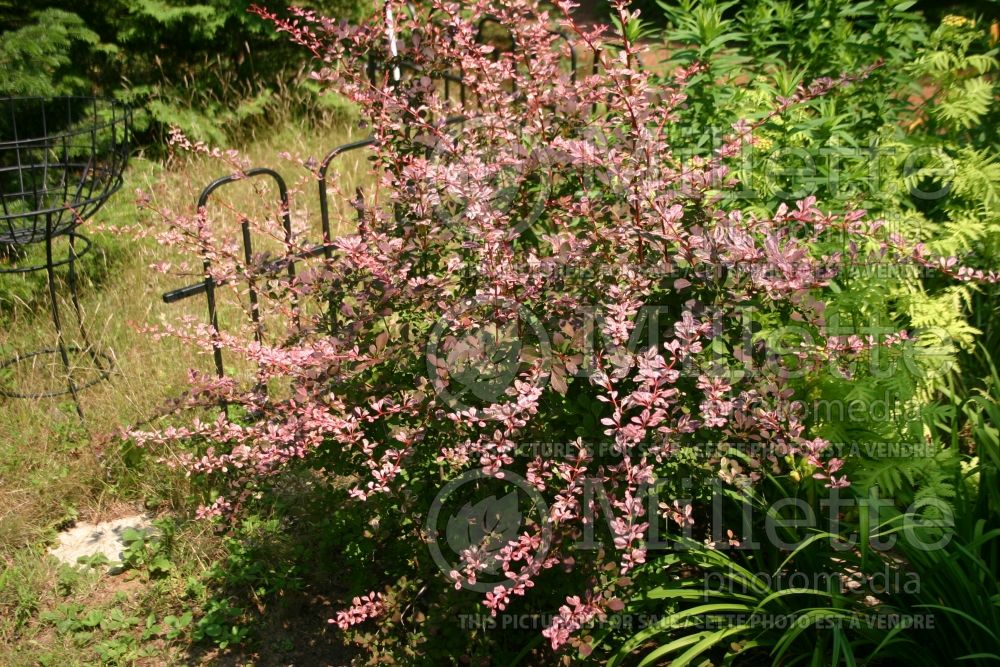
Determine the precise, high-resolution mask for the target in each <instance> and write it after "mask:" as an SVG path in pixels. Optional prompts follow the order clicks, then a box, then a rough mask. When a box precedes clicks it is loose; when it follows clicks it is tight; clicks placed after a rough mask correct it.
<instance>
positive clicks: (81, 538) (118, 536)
mask: <svg viewBox="0 0 1000 667" xmlns="http://www.w3.org/2000/svg"><path fill="white" fill-rule="evenodd" d="M129 528H134V529H135V530H144V531H147V532H149V531H152V530H153V524H152V520H151V519H150V517H149V516H148V515H146V514H135V515H133V516H126V517H122V518H121V519H115V520H113V521H102V522H101V523H89V522H87V521H79V522H77V523H76V525H74V526H73V527H72V528H69V529H67V530H65V531H63V532H61V533H59V540H58V544H57V545H56V546H54V547H52V548H51V549H49V553H50V554H52V555H53V556H55V557H56V558H57V559H59V560H60V561H61V562H63V563H66V564H67V565H79V561H78V559H79V558H80V557H82V556H87V557H89V556H94V555H97V554H103V555H104V556H105V557H106V558H107V559H108V560H109V561H112V565H111V566H110V567H109V568H108V572H109V574H117V573H119V572H121V571H122V570H121V567H118V566H117V564H118V563H120V562H121V560H122V557H123V551H124V549H125V543H124V542H123V541H122V535H123V534H124V532H125V531H126V530H128V529H129Z"/></svg>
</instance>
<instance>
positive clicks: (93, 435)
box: [0, 126, 364, 664]
mask: <svg viewBox="0 0 1000 667" xmlns="http://www.w3.org/2000/svg"><path fill="white" fill-rule="evenodd" d="M361 136H363V135H362V133H361V131H360V130H357V129H354V128H351V127H349V126H338V127H334V128H328V129H321V130H315V129H308V130H306V129H297V128H290V129H288V130H286V131H285V132H282V133H279V134H277V135H274V136H271V137H267V138H262V139H260V140H256V141H254V142H253V143H251V144H249V145H247V146H245V147H243V148H242V149H241V150H240V152H241V155H242V156H243V157H244V158H245V159H246V160H247V161H248V163H249V164H251V165H253V166H271V167H273V168H275V169H277V170H278V171H279V172H280V173H281V174H282V175H283V176H284V178H285V179H286V180H287V181H288V182H289V183H290V184H292V185H293V186H297V187H301V191H298V190H293V201H292V213H293V217H294V218H295V219H296V221H297V224H301V225H302V226H303V227H305V228H306V230H307V231H305V232H304V233H303V239H304V240H310V241H311V242H313V243H317V242H319V240H320V237H319V231H318V230H319V214H318V204H317V195H316V185H315V180H314V179H313V178H312V176H311V174H310V172H309V171H308V170H307V169H305V168H304V167H302V166H300V165H299V164H297V163H296V162H294V161H291V160H288V159H283V158H282V157H280V156H279V153H282V152H288V153H291V154H293V155H296V156H298V157H300V158H302V159H303V160H308V159H309V158H310V157H311V158H313V159H314V161H318V160H319V159H321V158H322V156H323V155H324V154H325V153H326V152H327V151H329V150H330V149H331V148H333V147H334V146H337V145H339V144H341V143H345V142H348V141H351V140H354V139H357V138H359V137H361ZM363 166H364V155H363V154H362V155H357V156H350V157H345V158H343V159H341V160H339V161H336V162H335V163H334V164H333V166H332V168H331V172H338V173H340V174H342V175H343V177H344V178H346V179H348V180H349V179H350V175H351V174H353V173H354V172H356V171H359V170H360V168H361V167H363ZM229 171H230V170H229V168H228V167H227V165H225V164H223V163H221V162H219V161H218V160H215V159H212V158H208V157H205V156H201V155H188V154H180V153H178V154H175V155H174V156H172V157H171V158H170V159H169V160H167V159H150V158H147V157H144V156H136V157H134V158H133V159H132V161H131V164H130V165H129V168H128V171H127V172H126V181H125V185H124V186H123V188H122V190H121V191H120V192H118V193H117V194H116V195H115V196H113V197H112V198H111V199H110V201H109V202H108V204H107V205H106V206H105V207H104V208H103V209H102V210H101V211H100V212H99V213H98V214H97V215H96V216H95V217H94V219H93V220H91V221H88V223H86V224H84V226H83V227H82V228H81V232H83V233H85V234H86V235H87V236H88V237H89V238H90V239H91V241H92V242H93V248H92V250H91V251H90V252H89V253H88V254H87V255H85V256H83V257H81V258H80V260H79V262H78V265H77V266H78V274H79V284H80V297H81V299H80V301H81V303H80V305H81V311H82V313H83V315H84V324H85V328H86V331H87V334H88V338H89V341H90V342H91V343H92V345H93V348H94V349H95V350H96V351H99V352H103V353H105V354H107V355H108V356H109V357H110V358H111V359H113V362H114V363H113V367H112V369H111V373H110V377H109V378H108V380H106V381H103V382H98V383H97V384H95V385H93V386H91V387H88V388H86V389H83V390H81V391H80V392H79V401H80V407H81V409H82V411H83V413H84V415H85V419H83V420H81V419H80V418H79V417H78V416H77V413H76V409H75V406H74V404H73V402H72V400H71V397H70V396H68V395H65V396H61V397H57V398H41V399H13V398H0V559H2V561H0V562H2V565H3V571H2V573H0V655H7V656H8V657H11V658H12V659H13V661H14V664H21V663H23V664H36V663H37V660H38V659H40V658H39V656H43V655H45V654H46V653H47V652H51V651H55V653H53V655H55V656H60V657H58V658H57V659H56V662H57V663H58V664H69V663H65V662H62V660H63V659H68V658H69V656H71V655H73V654H74V651H73V648H74V647H73V646H72V645H68V646H61V645H60V644H59V642H58V641H54V639H55V638H54V635H53V634H52V633H51V631H49V632H48V634H47V635H46V634H45V632H43V628H42V627H38V624H37V618H38V614H39V613H41V612H43V611H44V610H46V609H48V608H49V606H50V605H54V604H56V603H58V604H64V603H66V601H67V600H69V599H71V598H70V597H67V596H61V595H59V594H58V593H57V592H56V588H57V587H58V585H59V581H60V579H59V578H60V577H76V578H74V579H73V590H74V593H73V595H75V596H77V597H78V598H80V599H84V598H86V599H88V600H91V601H90V602H88V604H92V603H93V600H92V598H93V596H95V595H97V596H98V597H100V595H101V594H102V593H101V591H102V589H103V588H104V587H107V586H111V587H112V588H115V589H116V592H115V593H114V594H111V593H108V599H107V600H106V602H107V603H108V604H109V606H115V605H117V604H118V603H117V602H115V601H114V600H115V599H116V598H115V595H121V594H124V595H132V594H133V593H136V590H131V591H130V590H129V589H130V587H129V586H124V587H123V588H124V590H117V589H119V588H122V586H120V583H121V582H120V581H112V582H110V583H109V581H108V580H107V578H106V577H105V578H100V577H97V576H94V575H86V574H81V575H79V576H78V577H77V576H76V575H71V574H68V573H66V572H65V571H64V570H61V569H60V568H59V567H57V566H56V564H55V563H54V561H52V560H50V559H48V558H47V557H46V556H45V555H44V551H45V549H46V547H47V545H48V544H50V542H51V540H52V539H53V537H54V535H55V532H56V531H57V530H58V529H60V528H61V527H64V526H66V525H69V524H71V523H73V522H74V521H78V520H80V521H99V520H107V519H113V518H116V517H118V516H123V515H126V514H135V513H138V512H148V513H149V514H150V515H152V516H156V515H158V514H162V513H165V512H181V513H184V512H186V511H189V510H190V508H191V506H190V504H189V503H187V502H186V501H188V500H190V498H188V497H187V493H188V489H187V487H186V484H185V479H184V476H183V475H182V474H180V473H175V472H174V471H172V470H171V469H169V468H168V467H166V466H163V465H160V464H158V463H156V461H155V460H154V457H153V456H151V455H148V454H147V453H145V452H142V451H139V450H136V449H135V448H134V447H131V446H130V445H128V444H127V443H126V441H124V440H123V439H121V438H119V437H116V435H117V434H118V433H119V430H120V429H121V428H122V427H127V426H129V425H142V424H148V423H157V421H156V420H158V419H160V418H161V415H162V414H164V413H165V412H167V410H166V408H167V407H168V405H169V402H170V399H173V398H176V397H178V396H180V395H181V394H182V392H183V390H184V388H185V378H186V376H187V372H188V370H189V369H191V368H194V369H199V370H202V371H205V372H212V371H213V365H212V359H211V357H210V356H209V355H202V354H195V353H194V352H193V351H192V348H190V347H188V346H186V345H184V344H183V343H181V342H178V341H176V340H170V339H168V338H165V339H160V340H155V339H154V338H153V336H151V335H150V334H149V333H144V332H142V331H141V329H143V328H144V327H148V326H155V325H156V324H157V323H159V322H162V321H168V320H173V319H174V318H177V317H180V316H183V315H191V316H193V317H196V318H201V319H205V318H206V305H205V299H204V296H196V297H192V298H189V299H186V300H183V301H179V302H177V303H173V304H166V303H164V302H163V300H162V298H161V297H162V295H163V293H164V292H167V291H169V290H171V289H175V288H178V287H182V286H184V285H186V284H189V283H194V282H198V281H200V280H201V278H200V277H199V276H177V275H164V274H162V273H160V272H157V271H155V270H153V269H152V268H151V267H150V265H152V264H154V263H160V262H175V263H176V262H180V261H184V260H195V261H194V263H195V265H197V264H198V262H197V258H190V257H181V256H178V255H177V253H176V252H175V251H174V250H172V249H170V248H165V247H163V246H162V245H160V244H158V243H157V242H156V241H155V239H153V238H141V239H140V238H135V236H133V235H132V234H131V233H130V231H129V230H138V229H150V228H153V229H162V228H163V221H162V220H161V219H160V218H159V216H158V215H156V214H155V213H154V212H153V211H152V210H150V209H149V208H141V207H139V206H138V205H137V195H136V193H137V191H142V192H144V193H146V194H147V195H148V196H149V197H150V206H151V207H153V208H155V209H163V208H167V209H171V210H173V211H178V212H181V211H192V210H193V209H194V205H195V201H196V198H197V195H198V193H199V192H200V190H201V188H202V187H203V186H205V185H206V184H208V183H209V182H210V181H212V180H213V179H215V178H217V177H220V176H223V175H226V174H227V173H229ZM259 190H260V188H258V189H257V190H256V191H255V190H254V188H253V187H252V184H250V183H249V182H247V183H238V184H235V185H234V186H232V187H229V188H227V189H225V190H224V191H223V192H220V199H219V200H218V201H219V202H222V203H223V204H220V205H219V206H214V207H212V208H211V210H210V219H211V220H212V221H213V224H215V225H217V228H218V230H219V232H220V233H232V234H233V235H234V238H235V237H238V235H239V229H238V227H236V228H235V229H228V230H227V227H226V226H227V225H232V224H233V220H232V218H231V216H227V215H226V206H225V205H224V204H228V205H230V206H232V207H234V208H238V209H239V210H241V211H244V212H248V213H253V212H254V211H258V212H260V213H261V214H266V213H267V212H268V209H269V208H273V204H272V202H273V198H274V196H275V191H274V188H273V187H270V188H265V189H264V190H263V191H259ZM331 197H332V200H333V201H332V204H333V208H334V214H333V219H334V222H335V233H336V232H337V231H343V229H345V228H349V226H350V224H351V220H352V218H351V215H352V214H351V210H350V207H349V206H348V205H346V203H344V202H342V201H340V200H338V199H337V198H336V197H335V196H333V194H332V193H331ZM107 228H118V231H103V230H104V229H107ZM261 247H262V248H264V247H266V244H265V243H262V244H261ZM55 248H56V252H57V253H59V252H62V253H66V252H68V244H67V243H66V241H65V240H60V241H58V242H57V243H56V246H55ZM41 252H42V249H41V248H29V252H28V255H27V256H25V257H23V258H20V260H19V261H21V262H22V264H23V263H25V262H28V261H31V259H32V257H34V256H37V255H38V254H39V253H41ZM57 271H59V272H60V273H59V277H60V281H64V280H65V267H60V269H57ZM44 275H45V274H44V272H41V273H35V274H29V275H27V276H25V277H20V276H2V277H0V280H3V281H6V282H7V283H10V284H9V285H7V284H4V285H3V287H4V291H3V294H4V295H5V297H6V299H5V301H4V303H3V305H2V306H3V310H2V312H0V318H2V321H3V323H4V326H3V329H2V330H0V349H2V350H3V352H4V356H5V357H6V356H7V355H12V354H15V353H16V352H19V351H21V352H30V351H32V350H35V349H39V348H43V347H52V346H54V345H55V341H56V338H55V331H54V329H53V326H52V322H51V320H50V316H49V311H48V308H49V304H48V300H47V292H46V286H45V280H44ZM236 294H237V292H236V290H220V312H221V315H222V318H223V319H222V326H223V327H226V326H227V325H229V324H232V325H233V326H238V325H239V324H240V322H241V319H242V318H243V310H241V309H240V308H239V307H238V303H237V300H238V299H239V296H237V295H236ZM244 305H245V304H244ZM59 307H60V315H61V317H62V320H63V329H64V331H65V334H66V341H67V343H68V344H70V345H81V344H82V341H81V338H80V334H79V329H78V327H77V322H76V318H75V316H74V310H73V307H72V304H71V302H70V300H69V298H68V291H67V290H66V285H65V283H64V282H61V284H60V285H59ZM32 362H34V363H32ZM71 363H72V364H74V366H76V368H75V370H74V377H75V378H77V380H78V381H79V382H83V381H85V380H87V379H91V378H92V377H94V371H93V368H92V367H93V364H92V363H90V360H89V358H87V357H86V355H80V354H77V355H74V356H73V358H72V359H71ZM228 370H229V371H230V372H238V369H233V368H229V369H228ZM0 382H2V383H3V387H4V388H5V389H6V390H8V391H14V392H22V393H26V392H30V391H46V390H58V389H62V388H64V387H65V384H64V383H65V380H64V375H63V368H62V364H61V362H59V358H58V356H56V355H46V356H45V357H44V358H36V359H33V360H31V362H23V363H21V364H18V365H15V366H13V367H12V368H11V369H10V371H8V372H7V373H6V374H4V375H3V376H0ZM191 530H193V531H194V535H192V536H188V537H189V538H190V539H189V540H188V541H186V542H185V544H186V548H187V549H189V550H191V551H190V553H189V555H190V556H191V558H192V560H191V562H192V563H198V562H199V554H198V549H211V548H212V541H211V540H209V541H208V542H205V541H201V542H199V541H198V540H197V539H195V538H196V537H197V535H198V534H201V532H202V530H203V528H192V529H191ZM201 556H204V554H201ZM132 588H135V587H132ZM139 588H141V587H139ZM146 594H148V591H147V592H146ZM140 597H141V596H140ZM142 599H145V600H146V601H147V602H148V601H149V599H147V598H142ZM165 599H166V600H168V599H169V595H168V596H167V598H165ZM129 600H130V602H128V603H127V604H126V605H125V606H126V607H129V605H131V608H138V607H139V606H142V604H143V602H142V600H140V599H138V598H135V596H134V595H132V597H131V598H129ZM156 604H157V605H159V606H161V607H162V606H164V604H166V606H169V603H168V602H167V603H165V601H164V599H161V600H160V601H159V602H157V603H156ZM98 606H99V605H98ZM29 619H31V620H29ZM45 627H47V626H45ZM36 633H41V634H40V635H39V634H36ZM60 647H61V648H60ZM60 650H65V651H66V653H59V651H60ZM3 662H4V664H11V663H9V662H6V660H4V661H3ZM53 664H55V663H53Z"/></svg>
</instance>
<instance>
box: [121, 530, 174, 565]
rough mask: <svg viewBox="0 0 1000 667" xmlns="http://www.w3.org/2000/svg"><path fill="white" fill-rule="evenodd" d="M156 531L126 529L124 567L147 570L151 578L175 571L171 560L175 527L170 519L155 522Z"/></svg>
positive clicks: (123, 553)
mask: <svg viewBox="0 0 1000 667" xmlns="http://www.w3.org/2000/svg"><path fill="white" fill-rule="evenodd" d="M153 525H155V526H156V529H157V530H156V531H155V532H151V531H149V530H139V529H136V528H126V529H125V530H124V531H123V532H122V542H123V543H124V544H125V548H124V549H123V550H122V566H123V567H124V568H125V569H129V570H145V571H146V572H147V573H148V575H149V576H150V577H151V578H158V577H164V576H166V575H168V574H170V572H172V571H173V569H174V563H173V561H172V560H171V550H172V547H173V540H174V530H175V526H174V523H173V521H171V520H169V519H159V520H157V521H154V522H153Z"/></svg>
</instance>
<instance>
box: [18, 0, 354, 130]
mask: <svg viewBox="0 0 1000 667" xmlns="http://www.w3.org/2000/svg"><path fill="white" fill-rule="evenodd" d="M28 4H30V9H28V8H26V6H25V3H23V2H20V1H18V0H3V2H0V95H78V94H82V95H92V94H97V95H108V96H115V97H117V98H119V99H122V100H124V101H126V102H129V103H130V104H133V105H134V106H135V107H136V108H137V109H138V110H139V113H138V114H137V116H136V130H137V134H138V136H139V138H140V139H141V140H143V141H147V142H148V141H151V140H156V139H160V138H162V136H163V134H164V133H165V131H166V129H167V128H169V127H170V126H177V127H180V128H181V129H182V130H184V131H185V133H187V134H188V135H189V136H190V137H192V138H193V139H198V140H205V141H209V142H212V143H217V144H221V143H226V142H227V141H233V140H234V139H235V137H236V136H237V130H243V131H244V132H245V131H246V130H247V129H248V127H252V126H254V124H257V125H260V124H261V123H262V122H263V121H264V120H265V119H269V120H271V121H273V120H275V117H280V118H288V117H291V116H303V115H307V116H311V117H316V118H321V117H323V114H324V112H325V113H330V112H331V111H332V112H336V111H337V110H338V109H339V107H338V105H337V102H336V100H334V101H324V100H320V99H319V97H318V94H317V90H316V89H315V88H314V87H313V86H311V85H310V84H309V83H308V82H307V81H305V80H304V76H303V74H304V68H305V66H306V64H307V54H305V53H304V52H303V51H302V49H300V48H297V47H295V46H293V45H291V44H290V43H289V42H288V40H286V39H283V38H282V37H281V36H279V35H277V34H276V33H275V31H274V30H273V28H272V27H271V26H270V25H269V24H268V23H267V22H265V21H263V20H262V19H261V18H260V17H258V16H256V15H254V14H251V13H249V12H248V9H249V7H250V6H251V5H252V4H255V3H252V2H250V1H249V0H200V1H199V0H80V1H77V2H70V1H67V0H37V1H33V2H31V3H28ZM256 4H259V5H261V6H263V7H265V8H267V9H268V10H272V11H276V12H279V13H282V12H286V11H287V5H288V4H289V3H287V2H285V1H284V0H265V1H263V2H259V3H256ZM299 4H302V3H299ZM305 4H306V6H309V7H312V8H315V9H316V10H318V11H320V12H322V13H324V14H325V15H327V16H331V17H338V18H343V19H345V20H354V19H357V18H358V17H359V15H360V14H361V12H362V11H363V9H364V8H365V7H366V6H368V5H366V4H365V3H362V2H359V1H358V0H316V1H314V2H310V3H305Z"/></svg>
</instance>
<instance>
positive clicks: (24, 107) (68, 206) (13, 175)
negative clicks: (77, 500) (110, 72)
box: [0, 96, 132, 417]
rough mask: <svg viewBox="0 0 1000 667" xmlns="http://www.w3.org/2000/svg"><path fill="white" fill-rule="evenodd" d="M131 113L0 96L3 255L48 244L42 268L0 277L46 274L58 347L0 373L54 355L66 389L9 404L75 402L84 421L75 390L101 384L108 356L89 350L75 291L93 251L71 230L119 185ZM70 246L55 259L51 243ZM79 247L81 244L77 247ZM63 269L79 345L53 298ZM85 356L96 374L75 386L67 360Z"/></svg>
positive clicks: (5, 363)
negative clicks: (70, 339) (81, 266)
mask: <svg viewBox="0 0 1000 667" xmlns="http://www.w3.org/2000/svg"><path fill="white" fill-rule="evenodd" d="M131 127H132V112H131V109H129V108H128V107H127V106H126V105H124V104H122V103H120V102H117V101H115V100H110V99H102V98H97V97H79V96H78V97H73V96H64V97H4V98H0V250H3V251H4V254H6V255H8V256H13V257H14V258H17V257H18V256H20V255H21V254H23V252H24V250H25V249H26V248H27V247H28V246H32V245H35V244H42V243H44V245H45V262H44V263H42V264H34V265H28V266H18V265H16V264H15V265H13V266H6V265H0V274H25V273H31V272H34V271H43V270H44V271H45V272H46V281H47V284H48V296H49V302H50V303H49V306H50V315H51V318H52V323H53V325H54V326H55V331H56V345H55V346H54V347H47V348H43V349H40V350H35V351H32V352H24V353H18V354H15V355H14V356H12V357H10V358H8V359H4V360H0V370H2V369H6V368H10V367H13V366H16V365H18V364H21V363H22V362H25V361H30V360H32V359H37V358H38V357H40V356H45V355H49V354H57V353H58V355H59V357H60V360H61V361H62V364H63V368H64V369H65V375H66V377H65V380H66V389H65V390H47V391H40V392H21V391H12V390H7V389H4V388H2V387H0V396H5V397H9V398H43V397H52V396H63V395H66V394H69V395H71V396H72V397H73V402H74V404H75V405H76V410H77V413H78V414H80V416H81V417H82V416H83V412H82V410H81V408H80V402H79V400H78V397H77V392H78V391H79V390H81V389H84V388H86V387H89V386H91V385H93V384H96V383H97V382H100V381H101V380H104V379H106V378H107V377H108V376H109V375H110V373H111V368H112V358H111V356H110V355H109V354H108V353H106V352H98V351H97V350H95V349H94V348H93V346H92V345H91V344H90V342H89V339H88V336H87V331H86V328H85V327H84V322H83V314H82V310H81V308H80V300H79V294H78V289H77V280H76V278H77V275H76V260H77V259H79V258H80V257H81V256H82V255H84V254H85V253H86V252H87V251H88V250H90V248H91V243H90V240H89V239H87V238H86V237H85V236H83V235H82V234H80V233H79V232H77V231H76V229H77V227H78V226H79V224H80V223H81V222H83V221H84V220H85V219H87V218H89V217H91V216H93V215H94V214H95V213H96V212H97V211H98V210H99V209H100V208H101V206H103V205H104V203H105V202H106V201H107V200H108V198H109V197H110V196H111V195H112V194H114V193H115V192H117V191H118V190H119V189H120V188H121V187H122V183H123V181H124V177H123V174H124V171H125V166H126V164H127V162H128V157H129V150H130V145H129V134H130V131H131ZM59 237H65V238H66V239H67V240H68V252H67V255H66V257H65V258H64V259H60V258H56V257H55V254H54V248H53V243H54V241H55V240H56V239H58V238H59ZM77 241H79V242H81V243H82V244H83V248H82V249H78V248H77V245H76V243H77ZM61 266H67V267H68V270H67V284H68V287H69V293H70V298H71V301H72V305H73V310H74V312H75V314H76V318H77V324H78V327H79V331H80V338H81V342H82V345H68V344H67V343H66V342H65V339H64V336H63V330H62V320H61V318H60V315H59V305H58V301H57V297H56V281H55V269H56V268H57V267H61ZM71 354H75V355H83V354H86V355H88V356H89V357H90V358H91V361H92V363H93V364H94V367H95V368H96V373H95V377H92V378H90V379H89V380H84V381H83V382H82V383H80V382H77V380H76V379H75V378H74V376H73V370H72V366H71V364H70V355H71Z"/></svg>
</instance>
